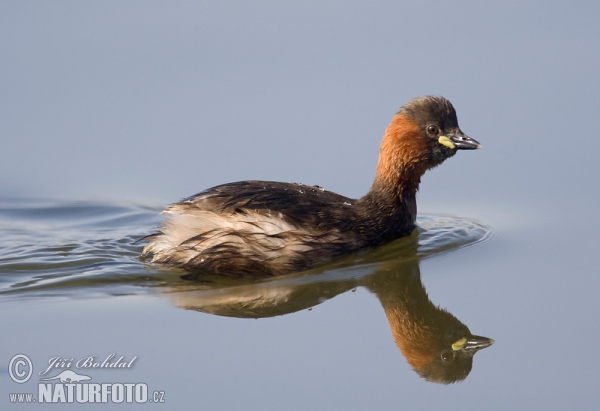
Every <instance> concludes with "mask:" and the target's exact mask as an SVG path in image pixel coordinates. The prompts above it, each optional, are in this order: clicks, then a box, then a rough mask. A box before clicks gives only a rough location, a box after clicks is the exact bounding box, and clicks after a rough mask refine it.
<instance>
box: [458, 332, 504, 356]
mask: <svg viewBox="0 0 600 411" xmlns="http://www.w3.org/2000/svg"><path fill="white" fill-rule="evenodd" d="M493 343H494V340H492V339H491V338H487V337H480V336H478V335H471V336H470V337H469V338H461V339H460V340H458V341H456V342H455V343H454V344H452V349H453V350H454V351H458V350H465V351H469V352H472V353H475V352H477V351H479V350H481V349H482V348H487V347H489V346H490V345H492V344H493Z"/></svg>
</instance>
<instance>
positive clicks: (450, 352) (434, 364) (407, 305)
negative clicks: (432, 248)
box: [369, 264, 494, 384]
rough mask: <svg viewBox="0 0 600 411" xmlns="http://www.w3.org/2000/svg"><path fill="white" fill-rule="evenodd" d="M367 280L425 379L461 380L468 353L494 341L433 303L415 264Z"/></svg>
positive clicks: (468, 364)
mask: <svg viewBox="0 0 600 411" xmlns="http://www.w3.org/2000/svg"><path fill="white" fill-rule="evenodd" d="M407 268H408V269H407V270H401V271H396V270H394V271H393V272H389V273H385V274H384V273H382V274H381V275H378V276H373V277H371V278H370V284H369V288H370V289H371V290H372V291H374V292H375V293H376V294H377V297H379V301H380V302H381V305H382V306H383V308H384V310H385V314H386V316H387V318H388V321H389V323H390V328H391V330H392V335H393V336H394V340H395V341H396V345H397V346H398V348H400V351H401V352H402V354H403V355H404V357H405V358H406V360H407V361H408V363H409V364H410V365H411V367H413V369H414V370H415V371H416V372H417V373H419V375H421V376H422V377H423V378H425V379H426V380H428V381H432V382H438V383H444V384H449V383H453V382H456V381H461V380H464V379H465V378H466V377H467V375H469V372H470V371H471V367H472V366H473V355H474V354H475V353H476V352H477V351H478V350H480V349H482V348H486V347H489V346H490V345H492V344H493V343H494V340H491V339H489V338H486V337H480V336H477V335H473V334H471V332H470V331H469V329H468V328H467V326H466V325H464V324H463V323H462V322H460V321H459V320H458V319H457V318H456V317H454V316H453V315H452V314H450V313H449V312H448V311H446V310H443V309H440V308H438V307H436V306H435V305H433V304H432V303H431V301H430V300H429V298H428V297H427V293H426V292H425V288H424V287H423V284H422V283H421V279H420V274H419V267H418V265H416V264H415V265H414V266H412V267H411V266H408V267H407Z"/></svg>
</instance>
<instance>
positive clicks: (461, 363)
mask: <svg viewBox="0 0 600 411" xmlns="http://www.w3.org/2000/svg"><path fill="white" fill-rule="evenodd" d="M423 236H424V237H427V233H423ZM418 239H419V241H420V239H421V237H417V236H411V237H406V238H404V239H401V240H399V241H395V242H394V243H392V244H388V245H386V246H383V247H381V248H379V249H377V250H375V251H372V252H370V253H366V254H364V255H363V256H361V258H362V259H363V261H362V262H361V263H357V262H356V261H355V262H354V264H353V265H352V266H351V267H347V268H346V269H343V270H340V269H339V267H338V269H335V270H332V271H327V270H326V271H325V272H321V270H320V269H319V271H318V272H314V273H310V272H307V273H298V274H295V275H290V276H285V277H279V278H276V279H270V280H268V281H258V282H256V281H252V282H250V281H244V282H242V281H241V280H237V281H238V282H237V285H232V281H233V280H231V279H227V278H224V277H222V276H217V275H214V276H204V277H203V279H206V280H207V279H213V280H214V281H215V282H213V283H211V282H201V283H198V282H187V284H180V285H179V286H175V285H171V286H170V289H169V293H168V295H169V297H170V299H171V300H172V301H173V303H174V304H176V305H177V306H179V307H181V308H184V309H187V310H197V311H202V312H205V313H209V314H214V315H222V316H227V317H238V318H259V317H274V316H278V315H286V314H289V313H293V312H296V311H299V310H304V309H307V308H310V307H313V306H315V305H318V304H321V303H323V302H324V301H327V300H328V299H330V298H333V297H335V296H336V295H338V294H342V293H344V292H347V291H349V290H352V289H355V288H356V287H358V286H363V287H366V288H368V289H369V290H371V291H372V292H374V293H375V294H376V295H377V297H378V298H379V300H380V302H381V305H382V306H383V308H384V310H385V313H386V316H387V319H388V321H389V324H390V328H391V330H392V335H393V337H394V340H395V341H396V344H397V345H398V347H399V348H400V351H401V352H402V354H403V355H404V357H405V358H406V360H407V361H408V363H409V364H410V365H411V366H412V367H413V369H414V370H415V371H416V372H417V373H419V374H420V375H421V376H422V377H424V378H425V379H427V380H428V381H433V382H438V383H445V384H448V383H452V382H456V381H460V380H463V379H464V378H466V377H467V375H468V374H469V372H470V371H471V367H472V365H473V355H474V354H475V352H477V351H478V350H480V349H482V348H485V347H488V346H490V345H491V344H492V343H493V342H494V341H493V340H491V339H489V338H485V337H479V336H475V335H473V334H471V332H470V331H469V329H468V328H467V326H465V325H464V324H463V323H461V322H460V321H459V320H458V319H456V317H454V316H453V315H452V314H450V313H449V312H447V311H446V310H443V309H440V308H438V307H436V306H435V305H433V304H432V303H431V301H430V300H429V298H428V296H427V293H426V292H425V288H424V286H423V284H422V282H421V276H420V272H419V261H420V258H422V257H421V256H420V254H419V253H418V247H419V244H418V242H417V240H418ZM460 245H461V244H460V243H456V244H454V246H455V247H460ZM444 249H445V250H446V251H448V249H447V248H444ZM430 252H431V250H430ZM317 273H318V274H319V275H315V274H317ZM219 281H220V282H219Z"/></svg>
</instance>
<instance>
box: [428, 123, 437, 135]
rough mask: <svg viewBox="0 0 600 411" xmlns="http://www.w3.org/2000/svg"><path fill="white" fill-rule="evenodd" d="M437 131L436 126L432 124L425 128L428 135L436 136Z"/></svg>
mask: <svg viewBox="0 0 600 411" xmlns="http://www.w3.org/2000/svg"><path fill="white" fill-rule="evenodd" d="M438 131H439V130H438V128H437V126H434V125H433V124H432V125H430V126H427V132H428V133H429V134H437V133H438Z"/></svg>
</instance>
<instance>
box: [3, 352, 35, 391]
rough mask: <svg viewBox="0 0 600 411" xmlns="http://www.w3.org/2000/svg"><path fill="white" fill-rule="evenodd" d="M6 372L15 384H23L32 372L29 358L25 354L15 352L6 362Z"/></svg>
mask: <svg viewBox="0 0 600 411" xmlns="http://www.w3.org/2000/svg"><path fill="white" fill-rule="evenodd" d="M8 374H9V375H10V378H11V379H12V380H13V381H14V382H16V383H17V384H23V383H25V382H27V381H29V379H30V378H31V374H33V364H32V363H31V359H30V358H29V357H28V356H26V355H25V354H17V355H15V356H14V357H12V358H11V360H10V363H8Z"/></svg>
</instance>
